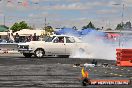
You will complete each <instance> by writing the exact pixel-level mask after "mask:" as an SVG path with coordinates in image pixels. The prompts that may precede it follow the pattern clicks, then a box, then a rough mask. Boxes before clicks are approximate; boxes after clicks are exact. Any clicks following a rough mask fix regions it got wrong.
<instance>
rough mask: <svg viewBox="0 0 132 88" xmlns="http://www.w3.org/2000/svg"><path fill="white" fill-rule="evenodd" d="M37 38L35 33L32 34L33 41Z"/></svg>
mask: <svg viewBox="0 0 132 88" xmlns="http://www.w3.org/2000/svg"><path fill="white" fill-rule="evenodd" d="M37 40H38V37H37V36H36V33H34V35H33V41H37Z"/></svg>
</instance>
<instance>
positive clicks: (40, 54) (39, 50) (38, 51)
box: [34, 48, 45, 58]
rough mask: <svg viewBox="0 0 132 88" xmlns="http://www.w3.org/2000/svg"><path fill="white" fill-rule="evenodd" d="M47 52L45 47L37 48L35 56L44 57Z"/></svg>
mask: <svg viewBox="0 0 132 88" xmlns="http://www.w3.org/2000/svg"><path fill="white" fill-rule="evenodd" d="M44 54H45V52H44V50H43V49H41V48H39V49H36V50H35V52H34V55H35V57H38V58H42V57H43V56H44Z"/></svg>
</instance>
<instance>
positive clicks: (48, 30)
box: [44, 26, 54, 33]
mask: <svg viewBox="0 0 132 88" xmlns="http://www.w3.org/2000/svg"><path fill="white" fill-rule="evenodd" d="M44 30H45V31H46V32H50V33H52V32H54V30H53V28H52V27H51V26H46V27H45V28H44Z"/></svg>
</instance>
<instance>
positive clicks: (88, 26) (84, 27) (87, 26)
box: [82, 21, 95, 29]
mask: <svg viewBox="0 0 132 88" xmlns="http://www.w3.org/2000/svg"><path fill="white" fill-rule="evenodd" d="M82 28H83V29H87V28H92V29H95V27H94V24H93V23H92V22H91V21H90V22H89V24H88V25H86V26H83V27H82Z"/></svg>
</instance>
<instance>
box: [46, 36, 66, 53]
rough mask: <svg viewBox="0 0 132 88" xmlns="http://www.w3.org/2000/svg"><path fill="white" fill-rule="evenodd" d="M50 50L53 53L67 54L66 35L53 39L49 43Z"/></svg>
mask: <svg viewBox="0 0 132 88" xmlns="http://www.w3.org/2000/svg"><path fill="white" fill-rule="evenodd" d="M49 46H50V47H49V49H48V51H49V52H51V53H52V54H57V55H65V53H66V47H65V38H64V37H61V36H60V37H58V36H57V37H56V38H54V39H53V41H52V43H50V44H49Z"/></svg>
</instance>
